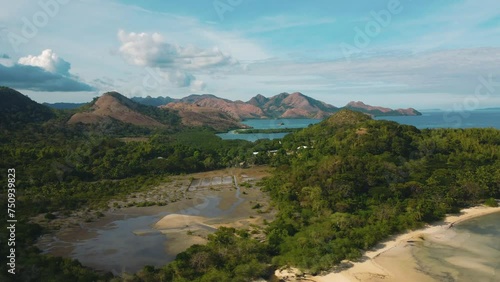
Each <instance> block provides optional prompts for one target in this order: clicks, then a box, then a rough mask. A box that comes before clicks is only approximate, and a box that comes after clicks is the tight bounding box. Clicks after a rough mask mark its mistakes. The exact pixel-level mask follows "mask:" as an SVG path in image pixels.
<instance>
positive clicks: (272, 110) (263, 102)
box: [132, 92, 421, 120]
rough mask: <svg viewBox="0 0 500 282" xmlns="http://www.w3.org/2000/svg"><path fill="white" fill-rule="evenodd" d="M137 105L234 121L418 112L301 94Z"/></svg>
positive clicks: (199, 98) (152, 100) (212, 97)
mask: <svg viewBox="0 0 500 282" xmlns="http://www.w3.org/2000/svg"><path fill="white" fill-rule="evenodd" d="M132 100H134V101H136V102H138V103H148V104H150V105H155V106H164V107H165V104H163V103H164V102H168V103H167V104H166V107H167V108H168V107H174V104H178V103H185V104H186V103H187V104H193V105H197V106H200V107H206V108H213V109H218V110H220V111H222V112H225V113H227V114H229V115H230V116H232V117H233V118H235V119H237V120H244V119H252V118H315V119H324V118H325V117H328V116H330V115H332V114H333V113H336V112H338V111H339V110H340V109H342V108H347V109H351V110H354V111H359V112H363V113H366V114H369V115H371V116H416V115H421V113H420V112H418V111H417V110H415V109H413V108H408V109H395V110H393V109H390V108H384V107H379V106H370V105H366V104H364V103H363V102H350V103H348V104H347V105H346V106H344V107H335V106H332V105H330V104H327V103H325V102H322V101H319V100H316V99H313V98H311V97H309V96H306V95H304V94H302V93H300V92H295V93H291V94H289V93H281V94H278V95H275V96H272V97H269V98H267V97H265V96H263V95H260V94H258V95H257V96H255V97H253V98H251V99H250V100H249V101H247V102H243V101H240V100H236V101H232V100H228V99H224V98H219V97H217V96H215V95H212V94H202V95H197V94H193V95H189V96H187V97H184V98H181V99H173V98H170V97H158V98H152V97H149V96H148V97H146V98H142V97H134V98H132Z"/></svg>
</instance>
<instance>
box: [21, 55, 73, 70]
mask: <svg viewBox="0 0 500 282" xmlns="http://www.w3.org/2000/svg"><path fill="white" fill-rule="evenodd" d="M17 63H18V64H20V65H26V66H34V67H40V68H42V69H44V70H46V71H48V72H51V73H56V74H60V75H64V76H70V74H69V70H70V68H71V64H70V63H68V62H66V61H65V60H64V59H62V58H60V57H59V56H58V55H57V54H56V53H54V51H52V50H51V49H46V50H43V51H42V54H40V55H38V56H33V55H29V56H27V57H22V58H19V60H18V62H17Z"/></svg>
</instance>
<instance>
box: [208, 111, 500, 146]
mask: <svg viewBox="0 0 500 282" xmlns="http://www.w3.org/2000/svg"><path fill="white" fill-rule="evenodd" d="M375 119H377V120H391V121H395V122H398V123H401V124H408V125H413V126H415V127H417V128H419V129H424V128H473V127H478V128H497V129H500V109H482V110H474V111H437V110H433V111H422V115H421V116H388V117H376V118H375ZM320 121H321V120H319V119H249V120H244V121H243V124H246V125H249V126H251V127H253V128H256V129H270V128H305V127H308V126H309V125H311V124H316V123H318V122H320ZM287 134H288V133H255V134H238V133H236V132H235V131H234V130H233V131H229V132H226V133H221V134H217V135H218V136H219V137H221V138H222V139H243V140H247V141H250V142H255V141H256V140H259V139H271V140H272V139H280V138H283V137H284V136H285V135H287Z"/></svg>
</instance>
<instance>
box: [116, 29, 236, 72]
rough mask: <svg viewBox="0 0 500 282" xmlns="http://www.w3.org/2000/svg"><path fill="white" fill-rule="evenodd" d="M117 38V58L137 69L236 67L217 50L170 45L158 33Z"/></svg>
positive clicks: (121, 31)
mask: <svg viewBox="0 0 500 282" xmlns="http://www.w3.org/2000/svg"><path fill="white" fill-rule="evenodd" d="M118 38H119V40H120V41H121V43H122V45H121V46H120V49H119V52H120V54H121V55H122V56H123V57H124V58H125V60H127V62H129V63H131V64H134V65H138V66H150V67H161V68H172V69H180V70H201V69H205V68H211V67H216V66H224V65H232V64H236V63H237V62H236V60H235V59H233V58H232V57H231V56H229V55H227V54H224V53H223V52H222V51H220V50H219V49H218V48H213V49H210V50H204V49H200V48H198V47H195V46H179V45H177V44H170V43H168V42H166V40H165V39H164V38H163V36H162V35H161V34H159V33H152V34H149V33H135V32H131V33H126V32H125V31H123V30H120V31H119V32H118Z"/></svg>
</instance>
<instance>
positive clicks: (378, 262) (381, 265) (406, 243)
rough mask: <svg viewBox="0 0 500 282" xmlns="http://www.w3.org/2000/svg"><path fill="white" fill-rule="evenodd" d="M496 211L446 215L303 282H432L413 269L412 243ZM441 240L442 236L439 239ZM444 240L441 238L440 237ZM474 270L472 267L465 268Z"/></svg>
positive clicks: (288, 274) (498, 209) (286, 273)
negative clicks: (342, 266) (347, 264)
mask: <svg viewBox="0 0 500 282" xmlns="http://www.w3.org/2000/svg"><path fill="white" fill-rule="evenodd" d="M496 212H500V207H496V208H491V207H486V206H477V207H473V208H468V209H464V210H462V211H461V213H460V214H453V215H448V216H446V218H445V219H444V220H443V221H440V222H436V223H434V224H430V225H428V226H426V227H425V228H422V229H419V230H415V231H410V232H408V233H405V234H401V235H398V236H396V237H395V238H394V239H391V240H388V241H385V242H383V245H384V247H382V248H380V249H377V250H374V251H368V252H366V253H365V254H364V257H365V258H366V259H365V260H364V261H361V262H353V263H352V264H353V266H352V267H350V268H348V269H345V270H342V271H340V272H332V273H329V274H327V275H324V276H307V277H306V281H316V282H359V281H374V282H377V281H384V282H396V281H406V282H412V281H416V282H417V281H418V282H425V281H435V280H434V279H432V278H431V277H429V276H427V275H425V274H424V273H422V272H419V271H417V270H416V266H417V265H416V261H415V259H414V258H413V256H412V254H411V245H412V242H414V241H421V240H422V238H424V236H430V235H431V236H432V237H433V238H437V239H439V238H440V235H444V232H445V231H446V230H447V229H448V228H450V226H453V225H454V224H456V223H459V222H462V221H465V220H468V219H472V218H475V217H479V216H483V215H487V214H491V213H496ZM441 237H442V236H441ZM443 239H445V238H443ZM469 267H474V264H471V265H469ZM293 272H295V271H291V272H290V271H281V272H280V271H276V274H277V276H278V277H279V278H285V277H289V279H287V280H288V281H294V280H295V279H294V278H293V276H294V274H293Z"/></svg>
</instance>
